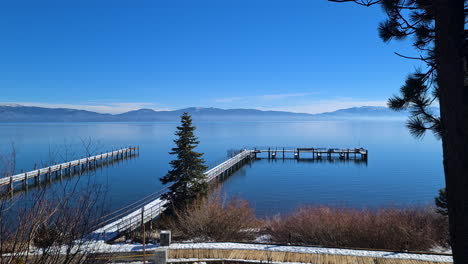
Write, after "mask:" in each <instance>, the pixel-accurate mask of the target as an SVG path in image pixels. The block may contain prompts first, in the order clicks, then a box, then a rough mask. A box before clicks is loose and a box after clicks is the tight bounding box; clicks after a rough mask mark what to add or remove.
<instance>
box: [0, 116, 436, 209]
mask: <svg viewBox="0 0 468 264" xmlns="http://www.w3.org/2000/svg"><path fill="white" fill-rule="evenodd" d="M177 125H178V123H177V122H148V123H24V124H23V123H21V124H19V123H16V124H0V151H1V152H3V153H7V152H8V151H10V150H11V144H14V146H15V150H16V153H17V166H16V171H18V172H19V171H20V170H21V169H24V170H31V169H33V167H34V164H35V163H37V164H38V165H46V164H51V163H53V162H61V161H64V160H69V159H75V158H78V157H84V156H85V154H86V153H87V152H93V153H100V152H105V151H110V150H112V149H118V148H121V147H124V146H136V145H139V146H140V147H141V149H140V155H139V156H138V157H135V158H132V159H129V160H126V161H122V162H120V163H117V164H115V165H113V166H109V167H106V168H103V169H99V170H97V171H95V172H93V173H91V174H90V175H83V176H81V177H79V179H77V178H74V181H78V182H79V184H81V185H86V184H88V183H89V181H92V182H93V183H95V184H99V185H100V186H103V188H104V189H105V190H106V193H107V194H106V196H107V199H108V201H109V202H108V203H109V209H110V210H114V209H118V208H121V207H123V206H125V205H127V204H130V203H132V202H134V201H136V200H138V199H140V198H142V197H144V196H145V195H148V194H151V193H153V192H155V191H157V190H159V189H161V188H162V187H163V186H162V185H161V183H160V182H159V177H161V176H163V175H164V174H165V173H166V172H167V170H168V169H169V165H168V163H169V161H170V160H171V159H172V158H173V157H172V156H171V155H169V154H168V152H169V151H170V149H171V147H173V146H174V144H173V142H172V140H173V139H174V135H173V134H174V132H175V127H176V126H177ZM195 125H196V126H197V130H196V135H197V136H198V137H199V140H200V141H201V143H200V145H199V147H198V149H197V150H198V151H200V152H203V153H205V155H204V158H205V160H206V164H207V165H210V166H213V165H215V164H217V163H219V162H221V161H222V160H224V159H226V157H227V155H228V151H229V150H233V149H241V148H244V147H255V146H258V147H260V146H264V147H273V148H275V147H283V146H291V147H327V148H328V147H330V148H331V147H333V148H335V147H336V148H355V147H363V148H366V149H368V150H369V158H368V162H367V164H366V163H354V162H338V161H337V162H306V161H296V160H293V159H292V160H284V161H283V160H281V159H278V160H264V159H262V160H259V161H255V162H254V163H252V164H251V165H246V166H244V167H243V168H241V169H240V170H238V171H237V172H236V173H234V174H233V175H232V176H230V177H229V178H228V179H227V180H226V181H225V182H224V184H223V186H222V191H223V192H224V193H225V194H226V195H227V196H228V197H240V198H245V199H247V200H248V201H249V203H250V204H251V205H252V206H253V207H254V208H255V209H256V212H257V214H258V215H260V216H271V215H274V214H278V213H288V212H290V211H292V210H294V209H295V208H297V207H300V206H306V205H332V206H346V207H357V208H375V207H379V206H419V205H430V204H433V198H434V196H435V195H437V191H438V189H440V188H442V187H443V186H444V177H443V167H442V150H441V142H440V141H438V140H436V139H435V138H434V137H433V136H432V135H431V134H428V135H426V137H425V138H423V139H422V140H420V139H415V138H413V137H412V136H411V135H410V134H409V132H408V130H407V129H406V128H405V127H404V122H402V121H305V122H200V123H196V122H195ZM86 145H87V146H88V148H87V150H86V148H85V146H86ZM61 184H64V183H60V182H58V183H55V184H54V186H53V188H59V187H60V185H61Z"/></svg>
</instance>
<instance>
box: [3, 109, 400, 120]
mask: <svg viewBox="0 0 468 264" xmlns="http://www.w3.org/2000/svg"><path fill="white" fill-rule="evenodd" d="M184 112H188V113H190V114H191V115H192V117H193V119H194V120H195V121H298V120H340V119H402V120H403V119H404V118H405V117H407V115H408V113H407V112H395V111H392V110H390V109H389V108H387V107H382V106H362V107H352V108H346V109H340V110H337V111H334V112H326V113H320V114H305V113H293V112H283V111H262V110H256V109H219V108H203V107H190V108H185V109H179V110H174V111H155V110H152V109H139V110H134V111H129V112H125V113H121V114H103V113H96V112H91V111H86V110H77V109H68V108H45V107H36V106H23V105H0V122H3V123H6V122H137V121H177V120H179V117H180V115H181V114H182V113H184Z"/></svg>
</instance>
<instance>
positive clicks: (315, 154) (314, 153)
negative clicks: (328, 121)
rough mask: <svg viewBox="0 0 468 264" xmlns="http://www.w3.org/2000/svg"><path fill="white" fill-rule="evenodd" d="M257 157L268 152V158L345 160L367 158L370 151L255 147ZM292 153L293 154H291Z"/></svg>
mask: <svg viewBox="0 0 468 264" xmlns="http://www.w3.org/2000/svg"><path fill="white" fill-rule="evenodd" d="M253 153H254V155H255V158H258V156H257V154H261V153H267V154H268V159H276V158H278V155H281V158H282V159H285V158H294V159H325V158H326V159H332V158H339V159H344V160H349V159H355V160H356V159H361V160H366V161H367V159H368V156H369V151H368V150H367V149H364V148H352V149H350V148H346V149H343V148H268V149H256V148H255V149H254V150H253ZM291 155H292V156H291Z"/></svg>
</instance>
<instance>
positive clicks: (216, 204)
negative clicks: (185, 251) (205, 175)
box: [171, 194, 259, 241]
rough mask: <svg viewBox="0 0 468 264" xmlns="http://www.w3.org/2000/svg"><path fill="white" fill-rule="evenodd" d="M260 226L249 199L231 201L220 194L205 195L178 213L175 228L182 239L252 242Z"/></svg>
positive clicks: (173, 225) (174, 223)
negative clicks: (254, 231)
mask: <svg viewBox="0 0 468 264" xmlns="http://www.w3.org/2000/svg"><path fill="white" fill-rule="evenodd" d="M258 227H259V221H258V220H257V219H256V218H255V214H254V211H253V210H252V209H251V208H250V207H249V205H248V203H247V201H245V200H239V199H233V200H230V201H228V202H226V200H225V199H224V198H223V197H221V195H219V194H214V195H211V196H210V197H208V198H201V199H199V200H197V201H196V202H195V203H193V204H192V205H190V206H187V207H186V208H185V210H183V211H178V212H176V217H175V219H174V220H173V221H172V224H171V229H173V231H175V232H174V234H179V235H180V238H183V239H190V240H194V241H248V240H252V239H254V238H255V234H254V233H253V232H251V231H252V230H256V229H257V228H258Z"/></svg>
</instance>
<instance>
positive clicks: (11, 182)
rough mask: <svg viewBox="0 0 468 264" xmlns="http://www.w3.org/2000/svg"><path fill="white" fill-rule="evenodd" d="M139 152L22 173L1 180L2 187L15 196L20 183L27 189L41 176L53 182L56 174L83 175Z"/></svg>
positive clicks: (122, 151)
mask: <svg viewBox="0 0 468 264" xmlns="http://www.w3.org/2000/svg"><path fill="white" fill-rule="evenodd" d="M139 151H140V148H139V147H128V148H123V149H119V150H115V151H111V152H107V153H102V154H99V155H95V156H90V157H86V158H82V159H77V160H72V161H68V162H64V163H60V164H56V165H52V166H49V167H45V168H41V169H35V170H32V171H28V172H22V173H20V174H16V175H12V176H8V177H3V178H0V187H2V186H8V191H9V192H10V193H11V194H13V192H14V190H15V188H14V187H15V184H17V183H19V182H21V183H22V184H23V188H27V187H28V184H29V180H30V179H34V182H35V184H36V185H37V184H40V182H41V175H45V178H46V179H47V180H48V181H50V182H51V181H52V175H53V174H56V175H57V176H59V177H63V176H64V175H70V174H72V173H76V172H80V173H81V172H82V171H83V170H86V169H90V168H95V167H96V165H97V162H98V161H102V160H106V159H121V158H126V157H129V156H132V155H134V154H136V153H138V152H139Z"/></svg>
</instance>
